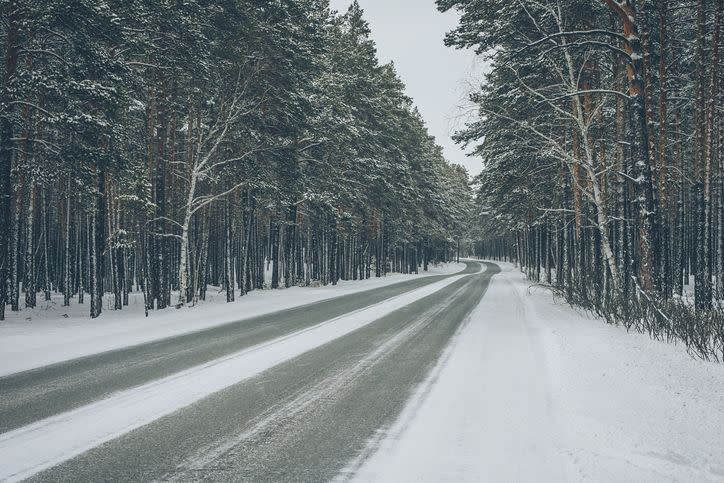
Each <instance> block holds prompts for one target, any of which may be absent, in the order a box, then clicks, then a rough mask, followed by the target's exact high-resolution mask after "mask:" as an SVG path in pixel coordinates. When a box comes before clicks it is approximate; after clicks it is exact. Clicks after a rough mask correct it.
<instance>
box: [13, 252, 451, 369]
mask: <svg viewBox="0 0 724 483" xmlns="http://www.w3.org/2000/svg"><path fill="white" fill-rule="evenodd" d="M464 269H465V265H464V264H462V263H447V264H440V265H438V266H430V267H429V270H428V271H427V272H422V271H421V272H420V274H419V275H401V274H392V275H388V276H386V277H381V278H370V279H367V280H359V281H344V280H341V281H339V283H338V284H337V285H336V286H333V285H327V286H323V287H292V288H289V289H284V290H263V291H261V290H258V291H252V292H249V293H248V294H247V295H245V296H243V297H241V298H239V300H238V301H236V302H233V303H226V297H225V295H224V294H223V293H221V292H218V291H216V290H214V291H212V290H209V293H208V294H207V299H208V300H207V301H205V302H201V303H200V304H199V305H198V306H197V307H195V308H185V309H181V310H175V309H173V308H168V309H166V310H162V311H153V312H149V317H148V318H146V317H145V316H144V312H143V295H142V294H140V293H134V294H132V295H131V301H130V306H129V307H126V308H125V309H124V310H118V311H106V312H104V313H103V315H102V316H101V317H100V318H98V319H90V318H89V317H88V313H87V305H78V304H77V303H76V301H75V300H72V301H71V306H70V307H63V306H62V303H63V297H62V295H55V296H53V298H52V299H51V300H50V301H49V302H39V304H38V307H37V308H35V309H33V310H30V309H25V310H22V311H20V312H8V313H7V316H8V319H7V320H6V321H4V322H2V323H0V376H4V375H8V374H13V373H16V372H20V371H24V370H28V369H33V368H36V367H41V366H44V365H48V364H53V363H56V362H61V361H64V360H69V359H74V358H77V357H84V356H88V355H91V354H97V353H101V352H105V351H109V350H115V349H120V348H123V347H129V346H132V345H137V344H142V343H145V342H150V341H154V340H160V339H164V338H166V337H171V336H176V335H180V334H184V333H189V332H194V331H198V330H202V329H208V328H210V327H215V326H219V325H222V324H226V323H230V322H235V321H238V320H242V319H247V318H251V317H255V316H259V315H264V314H268V313H271V312H275V311H278V310H284V309H290V308H293V307H299V306H301V305H305V304H309V303H313V302H320V301H322V300H327V299H330V298H333V297H339V296H342V295H348V294H353V293H357V292H361V291H364V290H371V289H374V288H378V287H383V286H386V285H392V284H394V283H398V282H403V281H405V280H410V279H412V278H414V277H427V276H432V275H442V274H453V273H457V272H460V271H462V270H464ZM108 297H112V295H108Z"/></svg>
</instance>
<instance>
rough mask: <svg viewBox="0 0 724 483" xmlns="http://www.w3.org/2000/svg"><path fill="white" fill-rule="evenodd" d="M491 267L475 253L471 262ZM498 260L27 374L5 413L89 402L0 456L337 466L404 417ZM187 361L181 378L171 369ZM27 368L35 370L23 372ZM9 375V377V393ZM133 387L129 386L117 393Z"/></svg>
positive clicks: (118, 476) (236, 469)
mask: <svg viewBox="0 0 724 483" xmlns="http://www.w3.org/2000/svg"><path fill="white" fill-rule="evenodd" d="M479 269H480V265H479V264H477V263H469V264H468V269H467V272H468V273H472V272H476V271H478V270H479ZM496 269H497V267H496V266H495V265H490V266H489V267H488V269H487V270H486V271H485V272H484V273H481V274H472V275H455V276H451V277H450V276H447V277H429V278H427V279H422V280H415V281H412V282H406V283H405V284H400V285H394V286H390V287H385V288H384V289H380V290H379V291H372V292H363V293H361V294H356V295H354V296H350V297H349V298H343V299H339V298H338V299H334V300H331V301H329V302H324V303H321V304H314V305H310V306H307V307H305V308H302V309H299V310H300V311H301V312H298V311H295V310H292V311H287V312H285V313H284V315H285V318H283V319H280V318H279V317H278V314H277V318H269V317H264V318H259V319H258V320H256V319H255V320H254V321H253V323H251V324H250V321H249V320H247V321H245V323H244V324H240V325H239V324H237V325H232V326H225V327H221V328H218V329H214V330H212V331H204V332H200V333H198V334H195V335H193V336H191V335H190V336H184V337H181V338H178V340H176V341H164V342H162V343H154V344H150V345H148V347H145V346H143V347H139V348H133V349H129V350H127V351H120V352H115V353H111V354H104V355H100V356H97V357H92V358H88V359H84V360H81V361H76V362H71V363H66V364H60V365H57V366H55V367H52V368H46V369H42V370H36V371H31V372H29V373H27V374H20V375H17V376H15V377H16V378H18V382H17V383H16V385H15V386H12V388H13V389H12V390H13V391H15V392H13V394H15V397H14V398H3V400H4V401H7V400H10V401H11V402H12V400H15V401H18V402H16V403H15V404H14V405H12V404H8V403H7V402H4V403H3V404H4V407H6V408H7V409H5V411H6V412H5V413H4V414H3V417H2V421H3V422H4V425H5V426H6V427H7V426H8V425H15V426H17V425H18V424H17V423H16V422H15V420H11V419H10V418H8V417H7V416H6V415H7V414H13V415H14V417H17V415H18V414H21V415H22V414H23V411H28V413H29V415H27V416H25V421H26V422H27V421H35V420H36V419H38V416H39V415H40V414H42V413H41V412H40V410H39V409H36V407H40V408H46V409H44V410H45V411H46V412H49V413H50V414H54V413H57V412H60V411H64V410H66V409H68V408H70V407H76V406H79V405H83V406H81V407H79V408H78V409H75V410H73V411H68V412H62V413H60V414H57V415H56V416H52V417H50V418H47V419H43V420H40V421H36V422H35V423H32V424H30V425H24V426H22V427H18V428H16V429H15V430H13V431H10V432H6V433H5V434H2V435H0V454H3V455H4V456H0V459H2V458H7V461H5V463H7V464H5V465H0V466H3V467H4V468H5V469H4V470H1V471H3V473H2V474H0V479H1V478H2V477H5V478H8V479H18V478H22V477H34V478H35V479H37V480H39V481H43V480H45V481H59V480H61V481H62V480H66V481H121V480H124V481H125V480H141V481H147V480H153V479H181V480H188V479H194V480H195V479H199V478H204V479H211V480H225V479H226V480H235V481H238V480H240V479H241V480H250V481H260V480H272V481H280V480H299V479H302V480H306V481H319V480H320V479H328V478H331V477H334V476H335V475H336V473H337V472H338V471H339V470H340V469H341V468H342V467H343V466H344V465H345V464H346V463H347V462H348V461H349V460H350V459H352V458H354V457H356V456H357V454H358V453H359V452H360V451H361V450H362V449H363V448H364V447H365V445H366V443H367V441H368V440H369V439H370V438H371V437H372V436H373V435H374V434H375V432H376V431H377V430H378V429H379V428H381V427H384V426H385V425H386V424H390V423H391V422H392V421H393V420H394V418H395V417H396V415H397V414H398V413H399V411H400V410H401V408H402V407H403V405H404V403H405V401H406V400H407V398H408V396H409V395H410V393H411V391H412V390H413V389H414V387H415V386H416V385H417V384H418V383H419V382H421V381H422V380H424V378H425V376H426V374H427V372H428V370H429V369H430V368H431V367H432V366H433V365H434V363H435V361H436V360H437V358H438V356H439V355H440V354H441V353H442V351H443V349H444V347H445V346H446V344H447V342H448V341H449V339H450V337H451V336H452V334H454V333H455V331H456V330H457V328H458V327H459V325H460V323H461V322H462V321H463V320H464V319H465V317H466V316H467V315H468V314H469V313H470V312H471V311H472V310H473V308H474V307H475V306H476V305H477V304H478V302H479V301H480V299H481V297H482V295H483V294H484V291H485V289H486V288H487V286H488V284H489V282H490V279H491V277H492V276H493V275H494V274H495V273H496V271H497V270H496ZM400 307H401V308H400ZM334 317H336V319H335V318H334ZM330 319H332V320H331V321H329V320H330ZM281 320H284V321H285V322H284V323H282V322H280V321H281ZM325 320H326V321H329V322H326V323H322V324H320V323H319V322H321V321H325ZM315 324H317V325H315ZM268 326H271V327H272V328H271V329H269V328H267V327H268ZM305 328H306V329H305ZM300 329H305V330H302V331H301V333H297V332H294V333H293V334H292V333H291V332H292V331H299V330H300ZM191 337H196V339H195V340H194V339H190V338H191ZM305 337H306V338H307V339H308V341H307V342H305V341H304V338H305ZM228 339H231V340H232V341H235V342H234V344H235V345H231V344H232V342H230V341H228ZM265 341H266V342H265ZM325 341H326V343H325ZM315 343H316V344H319V346H318V347H315V346H314V344H315ZM159 344H161V346H159ZM164 344H165V345H164ZM199 346H201V347H205V349H206V350H205V351H204V350H202V349H198V350H197V349H196V348H197V347H199ZM250 346H254V347H252V348H251V349H249V350H246V351H244V348H245V347H247V348H248V347H250ZM240 349H241V352H238V355H234V356H228V357H227V358H226V359H225V358H224V355H225V354H229V353H230V352H232V351H239V350H240ZM308 349H313V350H308ZM295 351H296V352H295ZM296 353H298V354H299V355H296V356H295V354H296ZM211 360H212V362H207V363H204V361H211ZM94 362H95V363H94ZM267 366H268V368H266V367H267ZM187 367H188V368H189V369H185V368H187ZM250 367H257V368H258V369H259V372H258V373H257V374H254V372H253V369H250ZM199 368H200V369H199ZM61 369H62V370H64V371H66V372H63V371H61ZM184 369H185V370H186V371H188V374H185V373H183V372H182V373H181V374H185V375H183V377H178V376H173V375H172V376H167V377H165V378H164V377H163V376H164V375H165V374H168V373H171V372H173V373H177V374H178V371H179V370H184ZM262 369H263V370H262ZM149 371H153V372H152V375H150V376H149V375H148V373H149ZM214 371H215V372H214ZM224 371H226V372H224ZM244 371H247V372H249V374H248V376H250V377H247V375H245V372H244ZM36 374H37V376H36V377H38V379H33V378H32V377H31V376H33V375H36ZM53 376H55V379H53ZM21 377H25V378H28V379H26V381H25V382H24V383H23V384H21V383H20V382H21V380H20V379H19V378H21ZM235 377H236V378H237V379H238V380H239V382H238V383H234V384H231V385H229V387H226V388H224V382H223V381H224V380H233V378H235ZM149 378H150V379H153V380H152V381H150V382H147V383H146V384H145V385H144V386H141V387H140V388H135V386H138V384H140V383H143V382H144V381H148V380H149ZM159 378H161V379H160V382H155V380H156V379H159ZM194 378H195V379H194ZM215 378H216V379H215ZM230 378H231V379H230ZM8 380H12V378H5V379H4V380H0V384H2V387H3V391H4V392H5V387H9V385H7V384H6V381H8ZM214 381H221V382H219V384H220V385H219V386H218V387H216V386H214ZM189 385H191V386H195V387H199V386H208V387H202V389H200V390H199V391H200V392H198V395H201V394H204V392H203V391H204V390H208V392H209V393H213V394H212V395H211V396H209V397H205V398H201V397H198V398H197V399H198V400H196V401H194V400H193V399H194V397H196V396H194V395H193V394H195V393H194V391H195V389H194V388H190V387H186V386H189ZM109 388H110V389H109ZM123 388H129V389H126V390H125V391H120V392H113V393H111V394H108V393H109V392H110V391H119V390H120V389H123ZM219 389H223V390H220V391H219ZM56 391H57V392H56ZM134 391H135V392H134ZM35 394H37V396H35ZM189 394H191V396H189ZM102 395H107V397H106V398H105V399H102V400H101V401H99V402H94V403H92V404H88V403H89V402H90V401H93V400H95V399H98V398H99V397H100V396H102ZM176 395H178V397H176ZM33 397H37V398H38V400H39V401H42V402H43V404H38V405H36V404H34V400H33ZM164 398H165V399H164ZM184 398H189V399H188V401H189V404H186V405H184V403H183V401H184ZM169 399H179V400H181V401H182V402H180V403H179V402H178V401H176V403H177V404H178V405H179V407H180V408H181V409H180V410H177V411H165V412H164V410H163V408H162V407H161V405H163V404H171V407H173V404H174V401H168V400H169ZM48 401H57V402H56V403H55V404H56V405H55V406H54V405H53V404H49V403H48ZM139 401H140V402H139ZM57 408H59V409H57ZM156 410H157V412H154V411H156ZM119 413H120V415H119ZM123 414H126V415H127V416H126V419H128V420H127V421H124V416H123ZM147 422H148V423H150V424H145V423H147ZM144 424H145V425H144ZM74 428H77V430H75V431H74ZM101 443H104V444H101ZM300 469H301V470H300ZM42 470H45V471H42ZM300 471H302V473H300Z"/></svg>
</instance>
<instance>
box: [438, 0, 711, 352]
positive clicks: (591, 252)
mask: <svg viewBox="0 0 724 483" xmlns="http://www.w3.org/2000/svg"><path fill="white" fill-rule="evenodd" d="M437 3H438V6H439V8H440V9H441V10H450V9H455V10H457V11H459V12H460V14H461V20H460V23H459V25H458V26H457V28H456V29H455V30H454V31H452V32H450V34H449V35H448V37H447V43H448V44H449V45H450V46H454V47H457V48H472V49H476V51H477V52H478V53H480V54H481V55H484V56H486V58H487V59H488V60H489V62H490V65H491V71H490V73H489V75H488V76H487V79H486V82H485V83H484V84H483V86H482V87H481V89H479V90H477V91H476V92H475V93H474V94H473V95H472V98H471V100H472V102H473V103H474V105H475V106H476V107H477V109H478V112H479V113H480V117H479V119H478V120H476V121H474V122H471V123H469V124H468V125H467V126H466V128H465V129H463V130H462V131H461V132H460V133H459V134H458V135H457V137H458V140H459V141H460V142H461V143H465V144H473V145H474V146H475V153H476V154H477V155H480V156H481V157H482V158H483V160H484V164H485V169H484V171H483V173H482V174H481V175H480V176H479V177H478V179H477V184H478V190H477V197H476V207H477V208H476V218H477V220H478V222H477V230H478V233H477V235H476V238H477V240H478V242H477V248H476V250H477V251H478V252H479V253H481V254H483V255H485V256H496V257H501V258H507V259H512V260H516V261H518V262H520V263H521V264H522V266H523V267H524V268H525V270H526V271H527V273H528V274H529V276H530V277H531V278H533V280H536V281H545V282H547V283H549V284H552V285H554V286H555V287H557V288H558V289H559V290H560V291H561V293H563V294H564V295H565V296H566V297H567V299H568V300H569V301H571V302H573V303H575V304H578V305H581V306H583V307H586V308H589V309H591V310H594V311H596V312H598V313H599V314H602V315H604V316H606V317H607V318H608V319H609V320H610V321H612V322H623V323H624V324H626V326H627V327H629V328H630V327H633V328H636V329H638V330H640V331H642V332H647V333H649V334H651V335H652V336H654V337H656V338H661V339H666V340H680V341H684V342H685V343H686V345H687V347H688V348H689V349H690V350H691V352H692V353H693V354H695V355H697V356H699V357H702V358H706V359H719V360H721V359H724V315H723V314H722V305H721V304H722V300H724V158H723V156H722V155H723V153H724V125H723V121H724V117H723V116H722V110H723V108H724V99H723V97H722V92H721V89H720V83H721V78H722V68H721V67H722V59H721V43H722V38H721V37H722V32H721V30H722V9H723V5H724V2H723V1H722V0H691V1H680V0H655V1H653V0H555V1H550V2H539V1H533V0H521V1H519V2H506V1H500V0H485V1H479V0H437ZM690 290H691V291H693V301H691V298H690V296H689V293H688V292H689V291H690Z"/></svg>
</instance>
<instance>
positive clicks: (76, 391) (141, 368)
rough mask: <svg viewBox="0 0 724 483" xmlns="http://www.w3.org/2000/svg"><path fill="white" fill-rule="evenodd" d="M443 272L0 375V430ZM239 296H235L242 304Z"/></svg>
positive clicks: (247, 344)
mask: <svg viewBox="0 0 724 483" xmlns="http://www.w3.org/2000/svg"><path fill="white" fill-rule="evenodd" d="M478 268H479V265H478V264H477V263H468V264H467V267H466V269H465V270H464V271H463V272H461V273H463V274H464V273H473V272H475V271H478ZM447 277H448V276H445V275H439V276H432V277H425V278H419V279H413V280H410V281H406V282H401V283H397V284H394V285H390V286H385V287H381V288H376V289H372V290H367V291H364V292H360V293H355V294H351V295H345V296H342V297H335V298H333V299H329V300H325V301H322V302H317V303H313V304H308V305H303V306H301V307H297V308H293V309H288V310H284V311H281V312H273V313H270V314H266V315H262V316H258V317H252V318H244V319H243V320H240V321H239V322H234V323H231V324H226V325H222V326H218V327H212V328H210V329H206V330H203V331H199V332H193V333H189V334H184V335H181V336H177V337H172V338H166V339H163V340H160V341H154V342H151V343H145V344H139V345H135V346H133V347H129V348H125V349H120V350H115V351H109V352H104V353H101V354H97V355H92V356H88V357H83V358H79V359H73V360H70V361H66V362H60V363H57V364H53V365H50V366H45V367H41V368H39V369H35V370H30V371H24V372H20V373H17V374H13V375H10V376H6V377H0V388H2V398H0V433H2V432H6V431H8V430H11V429H15V428H19V427H21V426H24V425H26V424H29V423H32V422H34V421H37V420H40V419H42V418H46V417H48V416H52V415H54V414H58V413H61V412H63V411H67V410H70V409H73V408H76V407H79V406H81V405H83V404H87V403H89V402H92V401H94V400H97V399H99V398H101V397H104V396H107V395H108V394H111V393H113V392H116V391H119V390H122V389H126V388H130V387H134V386H138V385H140V384H143V383H146V382H148V381H152V380H155V379H159V378H161V377H165V376H168V375H170V374H173V373H176V372H179V371H181V370H184V369H187V368H190V367H194V366H197V365H199V364H203V363H206V362H208V361H212V360H215V359H218V358H220V357H223V356H225V355H228V354H232V353H234V352H238V351H239V350H242V349H245V348H248V347H252V346H254V345H257V344H260V343H263V342H265V341H269V340H273V339H275V338H278V337H282V336H284V335H287V334H290V333H292V332H294V331H298V330H302V329H304V328H307V327H311V326H313V325H315V324H318V323H320V322H322V321H325V320H329V319H332V318H335V317H338V316H340V315H343V314H346V313H350V312H354V311H356V310H359V309H362V308H364V307H369V306H371V305H374V304H376V303H379V302H380V301H382V300H385V299H389V298H391V297H395V296H397V295H400V294H403V293H406V292H409V291H411V290H414V289H417V288H420V287H424V286H426V285H430V284H432V283H435V282H438V281H440V280H443V279H445V278H447ZM243 303H244V302H243V301H242V302H240V304H241V306H242V307H243ZM19 357H21V356H19Z"/></svg>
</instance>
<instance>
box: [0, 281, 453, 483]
mask: <svg viewBox="0 0 724 483" xmlns="http://www.w3.org/2000/svg"><path fill="white" fill-rule="evenodd" d="M466 276H467V275H456V276H452V277H448V278H446V279H444V280H440V281H438V282H435V283H432V284H430V285H426V286H424V287H421V288H418V289H415V290H412V291H410V292H407V293H404V294H402V295H398V296H396V297H393V298H390V299H387V300H385V301H383V302H380V303H378V304H375V305H373V306H371V307H368V308H365V309H361V310H358V311H356V312H352V313H350V314H348V315H344V316H342V317H338V318H336V319H332V320H329V321H326V322H322V323H321V324H318V325H316V326H313V327H310V328H308V329H305V330H302V331H299V332H296V333H293V334H290V335H288V336H285V337H281V338H279V339H275V340H273V341H270V342H267V343H264V344H260V345H258V346H255V347H252V348H250V349H246V350H244V351H241V352H238V353H236V354H232V355H229V356H227V357H223V358H220V359H217V360H215V361H211V362H209V363H206V364H203V365H200V366H197V367H194V368H191V369H188V370H185V371H182V372H179V373H177V374H174V375H172V376H169V377H165V378H162V379H159V380H157V381H153V382H150V383H148V384H144V385H142V386H139V387H136V388H133V389H128V390H125V391H120V392H118V393H115V394H114V395H112V396H109V397H108V398H106V399H103V400H100V401H98V402H95V403H92V404H88V405H86V406H83V407H81V408H78V409H75V410H72V411H68V412H65V413H62V414H59V415H56V416H52V417H50V418H47V419H44V420H41V421H38V422H36V423H33V424H29V425H27V426H24V427H22V428H19V429H16V430H14V431H10V432H7V433H4V434H1V435H0V481H5V480H8V481H17V480H22V479H24V478H28V477H30V476H32V475H34V474H36V473H37V472H39V471H42V470H43V469H46V468H49V467H51V466H54V465H56V464H59V463H61V462H63V461H65V460H67V459H69V458H72V457H74V456H76V455H79V454H81V453H83V452H85V451H87V450H89V449H91V448H94V447H96V446H98V445H100V444H103V443H104V442H106V441H110V440H111V439H114V438H116V437H118V436H120V435H122V434H124V433H127V432H129V431H132V430H133V429H136V428H138V427H141V426H143V425H145V424H148V423H150V422H151V421H154V420H156V419H158V418H160V417H163V416H165V415H167V414H170V413H172V412H174V411H176V410H178V409H180V408H183V407H186V406H188V405H190V404H192V403H194V402H195V401H198V400H199V399H201V398H203V397H205V396H207V395H209V394H213V393H214V392H217V391H220V390H222V389H224V388H226V387H229V386H231V385H233V384H236V383H238V382H240V381H242V380H244V379H247V378H249V377H252V376H254V375H256V374H259V373H261V372H262V371H264V370H266V369H268V368H270V367H273V366H275V365H277V364H280V363H282V362H284V361H287V360H289V359H292V358H294V357H296V356H298V355H301V354H303V353H305V352H307V351H309V350H312V349H314V348H316V347H319V346H321V345H324V344H326V343H327V342H330V341H332V340H334V339H336V338H338V337H342V336H343V335H345V334H348V333H350V332H352V331H354V330H357V329H359V328H361V327H363V326H365V325H367V324H369V323H371V322H373V321H375V320H377V319H379V318H381V317H384V316H385V315H387V314H389V313H391V312H393V311H395V310H397V309H399V308H401V307H404V306H406V305H409V304H411V303H413V302H415V301H416V300H419V299H422V298H423V297H426V296H428V295H430V294H433V293H435V292H437V291H438V290H440V289H442V288H444V287H446V286H448V285H450V284H451V283H453V282H455V281H457V280H460V279H461V278H463V277H466Z"/></svg>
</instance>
